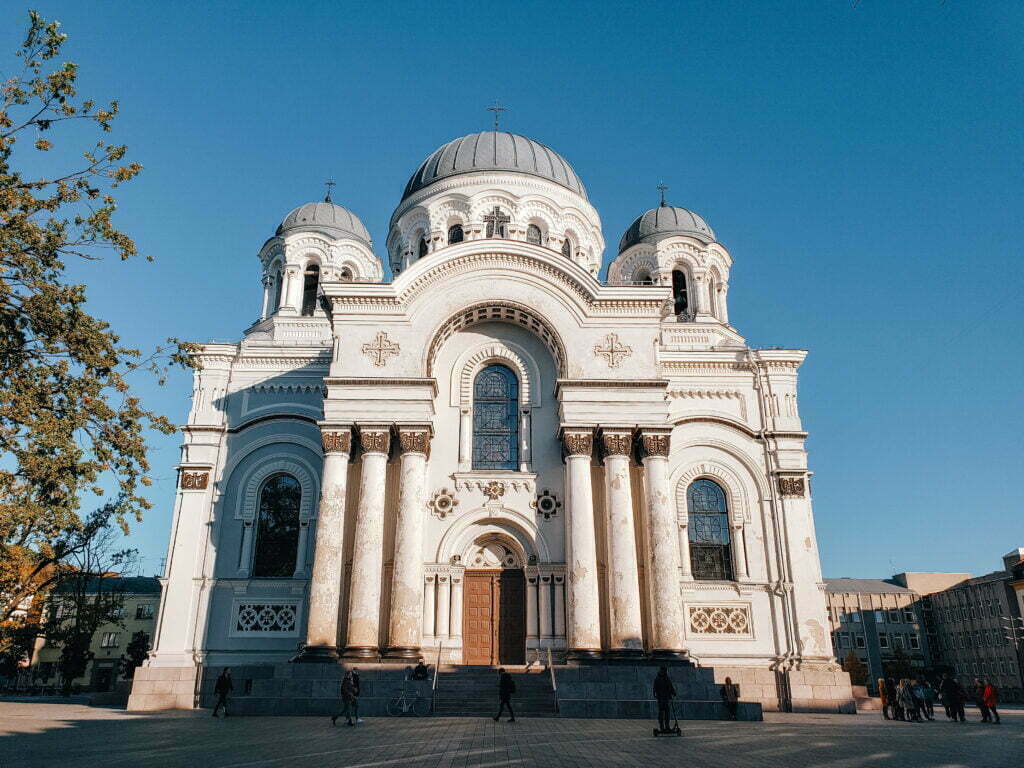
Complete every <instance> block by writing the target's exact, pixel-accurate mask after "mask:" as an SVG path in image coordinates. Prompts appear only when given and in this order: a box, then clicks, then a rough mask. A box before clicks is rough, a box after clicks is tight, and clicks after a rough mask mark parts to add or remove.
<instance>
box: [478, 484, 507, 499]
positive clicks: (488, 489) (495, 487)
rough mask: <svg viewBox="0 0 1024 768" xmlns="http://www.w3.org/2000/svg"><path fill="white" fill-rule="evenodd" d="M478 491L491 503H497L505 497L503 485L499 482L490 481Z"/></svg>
mask: <svg viewBox="0 0 1024 768" xmlns="http://www.w3.org/2000/svg"><path fill="white" fill-rule="evenodd" d="M480 490H482V491H483V492H484V496H486V497H487V498H489V499H490V500H491V501H497V500H498V499H500V498H501V497H502V496H504V495H505V484H504V483H503V482H501V481H500V480H491V481H490V482H489V483H487V485H485V486H484V487H483V488H481V489H480Z"/></svg>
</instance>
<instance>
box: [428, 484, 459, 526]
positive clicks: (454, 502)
mask: <svg viewBox="0 0 1024 768" xmlns="http://www.w3.org/2000/svg"><path fill="white" fill-rule="evenodd" d="M457 506H459V500H458V499H456V498H455V494H454V493H452V492H451V491H449V490H448V489H447V488H441V489H440V490H438V491H435V492H434V495H433V496H431V497H430V501H428V502H427V508H428V509H429V510H430V513H431V514H432V515H433V516H434V517H436V518H438V519H439V520H444V519H445V518H446V517H447V516H448V515H450V514H452V513H453V512H455V508H456V507H457Z"/></svg>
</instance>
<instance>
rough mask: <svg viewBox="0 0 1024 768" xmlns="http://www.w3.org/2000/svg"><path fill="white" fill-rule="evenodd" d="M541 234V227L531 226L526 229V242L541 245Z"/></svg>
mask: <svg viewBox="0 0 1024 768" xmlns="http://www.w3.org/2000/svg"><path fill="white" fill-rule="evenodd" d="M540 234H541V233H540V227H538V226H537V225H536V224H531V225H530V226H528V227H527V228H526V242H528V243H533V244H534V245H540Z"/></svg>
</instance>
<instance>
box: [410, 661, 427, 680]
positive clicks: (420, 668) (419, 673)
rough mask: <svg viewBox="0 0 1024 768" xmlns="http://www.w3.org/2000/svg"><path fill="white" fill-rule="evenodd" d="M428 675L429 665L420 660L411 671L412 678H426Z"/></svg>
mask: <svg viewBox="0 0 1024 768" xmlns="http://www.w3.org/2000/svg"><path fill="white" fill-rule="evenodd" d="M429 677H430V667H428V666H427V665H426V664H424V663H423V662H422V661H420V663H419V664H417V665H416V669H414V670H413V671H412V679H413V680H427V679H428V678H429Z"/></svg>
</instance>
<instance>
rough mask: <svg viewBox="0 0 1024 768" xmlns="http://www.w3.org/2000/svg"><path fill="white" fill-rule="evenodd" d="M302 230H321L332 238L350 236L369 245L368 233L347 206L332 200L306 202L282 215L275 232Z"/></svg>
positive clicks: (283, 232)
mask: <svg viewBox="0 0 1024 768" xmlns="http://www.w3.org/2000/svg"><path fill="white" fill-rule="evenodd" d="M303 230H307V231H313V232H321V233H323V234H325V235H328V236H329V237H332V238H334V239H339V238H343V237H350V238H353V239H355V240H359V241H361V242H362V243H364V244H365V245H366V246H367V247H371V241H370V233H369V232H368V231H367V230H366V227H365V226H363V222H361V221H360V220H359V217H358V216H356V215H355V214H354V213H352V211H350V210H348V208H342V207H341V206H340V205H335V204H334V203H332V202H322V203H306V204H305V205H300V206H299V207H298V208H296V209H295V210H294V211H292V212H291V213H289V214H288V215H287V216H285V217H284V221H282V222H281V225H280V226H279V227H278V228H277V234H278V235H279V236H280V235H285V234H288V233H289V232H300V231H303Z"/></svg>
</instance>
